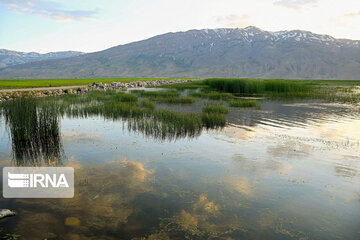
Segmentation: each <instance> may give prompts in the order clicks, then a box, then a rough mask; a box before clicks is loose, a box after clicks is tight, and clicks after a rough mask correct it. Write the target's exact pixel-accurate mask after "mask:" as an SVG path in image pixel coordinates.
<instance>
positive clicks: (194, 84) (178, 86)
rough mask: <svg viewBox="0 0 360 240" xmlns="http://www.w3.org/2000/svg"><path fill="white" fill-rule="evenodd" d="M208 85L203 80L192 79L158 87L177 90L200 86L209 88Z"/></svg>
mask: <svg viewBox="0 0 360 240" xmlns="http://www.w3.org/2000/svg"><path fill="white" fill-rule="evenodd" d="M207 87H208V86H207V85H205V84H204V83H203V81H192V82H186V83H175V84H169V85H165V86H158V88H170V89H177V90H185V89H199V88H207Z"/></svg>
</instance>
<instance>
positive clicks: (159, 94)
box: [131, 90, 180, 98]
mask: <svg viewBox="0 0 360 240" xmlns="http://www.w3.org/2000/svg"><path fill="white" fill-rule="evenodd" d="M131 93H134V94H137V95H138V96H140V97H150V98H168V97H179V96H180V93H179V92H178V91H144V90H133V91H131Z"/></svg>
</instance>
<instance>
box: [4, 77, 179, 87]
mask: <svg viewBox="0 0 360 240" xmlns="http://www.w3.org/2000/svg"><path fill="white" fill-rule="evenodd" d="M172 79H174V78H96V79H91V78H89V79H16V80H15V79H3V80H0V89H21V88H40V87H64V86H82V85H88V84H89V83H93V82H102V83H109V82H114V81H115V82H134V81H149V80H172Z"/></svg>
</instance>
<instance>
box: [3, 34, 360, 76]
mask: <svg viewBox="0 0 360 240" xmlns="http://www.w3.org/2000/svg"><path fill="white" fill-rule="evenodd" d="M74 77H77V78H81V77H83V78H87V77H94V78H95V77H254V78H313V79H360V41H354V40H346V39H335V38H333V37H331V36H328V35H319V34H314V33H311V32H307V31H299V30H295V31H280V32H269V31H263V30H261V29H259V28H256V27H247V28H243V29H238V28H235V29H230V28H222V29H204V30H190V31H187V32H176V33H167V34H163V35H159V36H155V37H153V38H150V39H147V40H143V41H139V42H134V43H129V44H125V45H119V46H116V47H113V48H109V49H107V50H104V51H100V52H95V53H88V54H84V55H80V56H76V57H71V58H67V59H58V60H47V61H40V62H32V63H25V64H20V65H15V66H10V67H7V68H3V69H0V78H74Z"/></svg>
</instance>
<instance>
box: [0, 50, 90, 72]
mask: <svg viewBox="0 0 360 240" xmlns="http://www.w3.org/2000/svg"><path fill="white" fill-rule="evenodd" d="M82 54H84V53H83V52H78V51H59V52H48V53H37V52H20V51H14V50H8V49H0V68H5V67H10V66H14V65H18V64H22V63H27V62H36V61H43V60H51V59H60V58H67V57H73V56H79V55H82Z"/></svg>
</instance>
